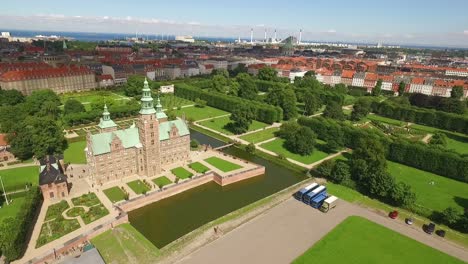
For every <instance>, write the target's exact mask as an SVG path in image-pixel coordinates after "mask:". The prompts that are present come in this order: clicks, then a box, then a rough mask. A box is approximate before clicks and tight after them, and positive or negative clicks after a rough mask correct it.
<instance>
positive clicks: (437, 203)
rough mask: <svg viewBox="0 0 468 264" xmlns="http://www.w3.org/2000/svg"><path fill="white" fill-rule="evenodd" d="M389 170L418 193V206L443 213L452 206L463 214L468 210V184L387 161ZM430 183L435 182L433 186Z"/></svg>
mask: <svg viewBox="0 0 468 264" xmlns="http://www.w3.org/2000/svg"><path fill="white" fill-rule="evenodd" d="M387 164H388V169H389V172H390V174H392V175H393V176H394V177H395V178H396V179H397V180H399V181H403V182H405V183H407V184H409V185H411V188H412V189H413V191H414V192H415V193H416V196H417V201H416V203H417V204H418V205H421V206H423V207H426V208H429V209H432V210H438V211H443V210H444V209H445V208H447V207H449V206H451V207H455V208H457V209H459V210H460V212H462V210H463V208H468V184H467V183H463V182H459V181H455V180H452V179H449V178H446V177H442V176H439V175H436V174H433V173H430V172H426V171H423V170H419V169H415V168H412V167H408V166H406V165H403V164H399V163H395V162H391V161H387ZM430 182H434V185H431V184H430Z"/></svg>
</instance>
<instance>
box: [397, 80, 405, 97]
mask: <svg viewBox="0 0 468 264" xmlns="http://www.w3.org/2000/svg"><path fill="white" fill-rule="evenodd" d="M405 90H406V84H405V83H404V82H403V81H401V82H400V84H398V95H399V96H403V95H404V94H405Z"/></svg>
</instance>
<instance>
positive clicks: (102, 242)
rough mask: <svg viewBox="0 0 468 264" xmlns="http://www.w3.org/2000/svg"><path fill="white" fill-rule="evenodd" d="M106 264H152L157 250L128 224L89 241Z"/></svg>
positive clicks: (157, 252)
mask: <svg viewBox="0 0 468 264" xmlns="http://www.w3.org/2000/svg"><path fill="white" fill-rule="evenodd" d="M91 243H92V244H93V245H94V246H95V247H96V248H97V249H98V250H99V253H100V254H101V256H102V257H103V258H104V261H105V262H106V263H114V264H120V263H121V264H127V263H154V262H156V260H155V259H156V257H157V256H158V255H159V250H158V249H157V248H156V247H155V246H154V245H153V244H152V243H151V242H150V241H149V240H148V239H146V238H145V237H144V236H143V235H142V234H141V233H139V232H138V231H137V230H136V229H135V228H134V227H133V226H131V225H130V224H122V225H119V226H117V227H115V228H114V229H112V230H108V231H106V232H104V233H102V234H100V235H99V236H97V237H95V238H93V239H91Z"/></svg>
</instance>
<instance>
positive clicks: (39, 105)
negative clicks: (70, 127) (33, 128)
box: [24, 90, 62, 116]
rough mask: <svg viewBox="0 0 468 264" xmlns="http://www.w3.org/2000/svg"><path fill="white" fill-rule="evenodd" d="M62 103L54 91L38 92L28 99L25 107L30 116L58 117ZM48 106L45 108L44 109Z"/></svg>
mask: <svg viewBox="0 0 468 264" xmlns="http://www.w3.org/2000/svg"><path fill="white" fill-rule="evenodd" d="M61 104H62V103H61V102H60V98H59V97H58V96H57V95H56V94H55V93H54V92H53V91H52V90H37V91H34V92H32V94H31V95H30V96H28V97H26V102H25V105H24V109H25V111H26V112H27V113H28V114H30V115H42V116H44V115H50V114H52V115H53V116H56V112H57V111H58V107H59V106H60V105H61ZM44 105H46V106H45V107H43V106H44Z"/></svg>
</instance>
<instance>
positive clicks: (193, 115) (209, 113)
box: [174, 106, 229, 121]
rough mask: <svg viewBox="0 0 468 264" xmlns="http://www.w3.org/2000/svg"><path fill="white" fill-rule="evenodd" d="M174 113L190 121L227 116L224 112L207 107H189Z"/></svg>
mask: <svg viewBox="0 0 468 264" xmlns="http://www.w3.org/2000/svg"><path fill="white" fill-rule="evenodd" d="M174 111H175V113H176V115H177V116H179V117H182V116H183V115H184V114H185V119H187V120H190V119H192V120H193V121H197V120H201V119H206V118H211V117H216V116H222V115H227V114H229V113H228V112H226V111H223V110H219V109H216V108H213V107H209V106H205V107H203V108H200V107H195V106H191V107H185V108H182V109H180V110H174Z"/></svg>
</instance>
